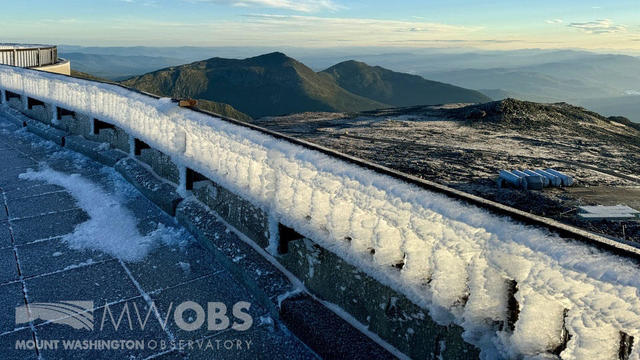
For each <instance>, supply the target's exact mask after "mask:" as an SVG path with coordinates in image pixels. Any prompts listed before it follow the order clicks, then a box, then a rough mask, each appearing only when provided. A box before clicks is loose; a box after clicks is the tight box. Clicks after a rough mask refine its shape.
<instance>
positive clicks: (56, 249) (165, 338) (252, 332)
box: [0, 112, 314, 359]
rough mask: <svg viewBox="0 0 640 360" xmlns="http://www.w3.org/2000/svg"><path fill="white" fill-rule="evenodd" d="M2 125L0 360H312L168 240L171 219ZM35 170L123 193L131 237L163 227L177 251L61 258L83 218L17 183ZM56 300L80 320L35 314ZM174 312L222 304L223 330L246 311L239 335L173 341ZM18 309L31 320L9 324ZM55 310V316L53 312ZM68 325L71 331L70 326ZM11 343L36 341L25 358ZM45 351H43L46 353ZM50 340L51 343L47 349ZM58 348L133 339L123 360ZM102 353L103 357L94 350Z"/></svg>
mask: <svg viewBox="0 0 640 360" xmlns="http://www.w3.org/2000/svg"><path fill="white" fill-rule="evenodd" d="M6 116H10V115H4V114H2V113H1V112H0V358H2V359H35V358H41V359H76V358H77V359H86V358H92V359H131V358H135V359H143V358H162V359H183V358H190V359H213V358H215V359H221V358H222V359H225V358H231V359H235V358H245V359H249V358H250V359H253V358H287V359H290V358H313V357H314V354H313V353H312V352H311V351H310V350H308V349H307V348H306V346H305V345H303V344H302V343H301V342H300V341H299V340H298V339H297V338H295V337H294V336H293V335H291V334H290V333H289V332H288V331H287V330H286V328H285V327H284V326H283V325H281V324H280V323H278V322H277V321H274V320H273V319H271V318H269V317H268V315H266V314H267V311H266V310H265V309H263V308H261V307H260V306H259V305H258V304H257V302H253V301H252V299H253V298H252V296H251V295H250V294H249V292H248V291H247V290H246V289H245V288H243V287H242V286H240V285H239V284H238V283H237V282H235V281H234V280H233V278H232V276H231V275H230V274H229V273H228V272H227V271H225V270H223V267H222V266H221V265H219V264H217V263H216V262H215V261H214V260H213V259H212V258H210V257H209V256H208V254H207V253H206V252H205V251H204V250H203V249H202V248H201V247H200V246H199V245H198V244H197V243H195V240H193V239H192V238H191V237H190V236H188V235H182V236H180V235H179V230H180V226H179V225H177V224H176V223H175V222H174V220H173V218H171V217H168V216H167V215H165V214H164V213H163V212H162V211H161V210H159V209H158V208H157V207H156V206H155V205H154V204H152V203H151V202H149V201H148V200H147V199H146V198H144V197H143V196H142V195H140V194H139V193H137V192H136V191H135V189H133V187H131V186H130V185H128V184H127V183H126V182H124V180H122V178H120V177H119V176H118V175H117V174H116V173H115V172H114V171H113V170H112V169H110V168H104V167H102V166H101V165H100V164H97V163H95V162H92V161H91V160H89V159H87V158H84V157H82V156H81V155H78V154H75V153H72V152H70V151H68V150H65V149H63V148H61V147H58V146H57V145H55V144H53V143H49V142H44V141H43V140H42V139H40V138H38V137H37V136H35V135H32V134H30V133H27V132H25V131H24V129H19V128H18V127H17V126H15V125H13V124H11V123H9V122H8V121H7V120H6V118H3V117H6ZM43 167H49V168H51V169H53V170H56V171H59V172H62V173H66V174H80V176H82V177H83V178H85V179H89V180H91V181H92V182H95V183H96V184H98V185H99V186H100V187H101V188H102V189H105V190H107V191H110V192H115V191H120V192H123V191H124V192H125V193H126V194H128V198H127V199H126V207H127V208H128V209H129V210H130V211H131V212H132V213H133V214H134V215H135V218H136V221H137V222H138V230H139V231H140V233H141V234H142V235H146V234H149V233H151V232H153V231H155V230H157V229H158V227H159V226H160V227H162V226H164V227H165V228H175V229H176V230H177V231H176V233H177V235H176V236H177V237H180V239H177V240H181V241H182V244H181V245H178V244H176V245H166V244H162V243H160V244H158V245H157V246H156V247H155V248H154V249H153V250H152V251H151V252H150V253H149V254H148V255H147V256H146V257H145V258H144V259H143V260H142V261H138V262H125V261H122V260H120V259H118V258H115V257H113V256H112V255H109V254H107V253H104V252H101V251H97V250H89V249H76V250H74V249H71V248H70V247H69V246H68V245H67V243H66V242H65V241H64V236H65V235H67V234H70V233H72V232H73V231H74V229H75V227H76V225H78V224H81V223H83V222H85V221H87V220H88V219H89V216H88V214H87V213H86V212H85V211H84V210H83V209H82V208H79V207H78V204H77V202H76V199H75V198H74V196H73V195H72V194H71V193H70V192H68V191H67V190H66V189H65V188H63V187H60V186H57V185H52V184H49V183H46V182H43V181H29V180H24V179H21V178H19V175H20V174H22V173H24V172H25V171H27V170H28V169H33V170H38V169H42V168H43ZM113 226H114V227H117V226H118V224H117V223H114V224H113ZM220 236H225V234H220ZM174 240H176V239H174ZM185 242H186V245H185V244H184V243H185ZM62 301H85V302H86V301H90V302H92V306H84V308H86V309H88V310H87V311H85V312H84V314H81V315H85V316H84V317H81V316H78V315H75V317H74V315H73V313H69V312H68V311H67V312H66V314H67V315H65V312H59V311H57V312H56V311H48V312H47V310H51V309H53V306H58V305H59V304H60V303H61V302H62ZM185 301H193V302H196V303H198V304H199V305H201V306H202V307H203V308H204V311H205V312H207V303H208V302H222V303H224V304H225V305H226V306H227V307H228V311H227V315H229V317H230V318H231V321H232V322H233V320H234V317H233V316H232V314H231V312H232V306H233V305H234V304H235V303H237V302H239V301H246V302H249V303H251V304H252V305H251V307H250V308H249V311H248V313H249V314H250V315H251V317H252V319H253V325H252V326H251V327H250V329H249V330H247V331H244V332H240V331H236V330H233V329H231V328H228V329H226V330H218V331H209V330H208V329H207V324H208V323H207V321H206V320H205V321H204V324H203V325H202V326H201V327H199V328H197V329H196V330H193V331H185V330H183V329H182V328H180V326H178V325H177V323H176V321H174V317H173V315H174V310H175V308H176V307H177V306H178V305H179V304H181V303H183V302H185ZM41 303H54V305H46V304H41ZM25 304H27V305H28V308H29V310H30V312H31V316H32V317H35V320H33V321H28V319H26V322H22V323H19V324H17V322H19V321H18V320H20V319H17V317H19V314H20V311H24V309H25ZM151 304H154V305H155V306H156V308H157V311H151V313H150V314H151V315H150V316H149V319H148V321H147V323H146V326H145V328H144V330H141V329H140V327H141V326H140V321H144V319H145V317H146V315H147V313H148V312H149V310H150V305H151ZM125 307H127V308H128V310H129V314H130V318H131V324H132V325H133V326H130V323H129V320H128V315H127V313H126V312H124V313H123V309H125ZM20 309H22V310H20ZM43 309H44V310H43ZM57 309H60V308H56V309H54V310H57ZM109 312H110V313H111V314H113V318H114V320H115V321H116V322H117V321H118V319H119V317H120V315H121V314H124V316H123V317H122V320H121V323H120V326H119V327H118V329H117V330H116V329H115V328H114V325H113V324H114V322H113V321H112V320H111V319H110V317H109ZM34 314H39V316H34ZM86 315H92V316H93V319H92V320H93V321H89V323H92V324H93V330H87V329H76V328H74V327H72V326H71V325H69V323H74V320H75V319H77V318H83V319H85V320H86V319H87V318H90V317H87V316H86ZM167 315H169V316H168V321H167V324H168V325H167V326H166V327H165V328H163V327H162V326H161V325H160V321H158V320H159V319H160V320H161V321H164V320H165V319H166V318H167ZM209 315H211V314H210V312H209ZM138 316H140V318H138ZM194 318H197V314H196V312H195V311H193V310H187V311H185V312H184V314H183V319H185V321H186V322H187V323H189V322H190V321H193V320H194ZM23 320H24V319H23ZM75 324H76V326H78V325H77V322H75ZM103 324H104V326H102V325H103ZM23 340H24V341H25V342H24V345H25V346H27V347H28V346H29V345H32V344H33V343H30V342H29V341H28V340H36V344H37V347H36V348H35V349H26V350H23V349H16V344H18V345H20V344H22V343H23V342H22V341H23ZM47 340H52V341H50V342H48V343H47V342H46V341H47ZM56 340H57V341H58V342H57V344H54V343H55V341H56ZM68 340H80V341H81V343H79V344H80V346H83V347H87V346H96V344H99V342H97V341H95V340H116V341H111V342H110V343H109V344H110V345H111V346H119V345H120V343H119V340H136V341H138V342H140V341H141V342H142V343H143V345H144V348H143V349H135V348H134V349H128V348H127V346H126V344H125V349H117V350H114V349H111V350H104V349H102V350H95V349H94V350H65V349H64V344H65V342H64V341H68ZM195 340H197V341H195ZM82 341H84V343H82ZM190 341H191V342H190ZM193 341H195V342H193ZM163 343H164V344H165V348H164V349H163V348H162V344H163ZM248 343H249V344H250V345H247V344H248ZM66 344H67V345H68V344H69V342H66ZM72 344H73V345H77V344H78V343H72ZM102 344H103V347H104V345H105V343H104V342H103V343H102ZM56 346H57V349H56ZM138 346H139V345H138Z"/></svg>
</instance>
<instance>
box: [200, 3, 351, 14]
mask: <svg viewBox="0 0 640 360" xmlns="http://www.w3.org/2000/svg"><path fill="white" fill-rule="evenodd" d="M196 1H197V2H210V3H218V4H229V5H232V6H239V7H263V8H276V9H285V10H292V11H299V12H307V13H310V12H316V11H321V10H330V11H337V10H340V9H343V8H344V7H343V6H341V5H338V4H336V3H335V2H334V1H333V0H196Z"/></svg>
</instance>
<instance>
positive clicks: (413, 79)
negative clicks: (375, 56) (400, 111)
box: [321, 60, 491, 106]
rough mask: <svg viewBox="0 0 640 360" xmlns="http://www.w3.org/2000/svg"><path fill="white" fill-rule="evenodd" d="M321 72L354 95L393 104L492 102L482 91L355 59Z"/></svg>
mask: <svg viewBox="0 0 640 360" xmlns="http://www.w3.org/2000/svg"><path fill="white" fill-rule="evenodd" d="M321 73H322V74H327V75H329V76H331V77H332V78H333V80H335V82H336V83H337V84H338V85H340V86H341V87H343V88H344V89H346V90H349V91H350V92H352V93H354V94H358V95H360V96H365V97H368V98H370V99H373V100H376V101H379V102H383V103H385V104H391V105H393V106H413V105H433V104H447V103H483V102H487V101H491V98H489V97H487V96H486V95H484V94H482V93H480V92H478V91H474V90H468V89H464V88H461V87H458V86H453V85H450V84H445V83H441V82H437V81H430V80H426V79H424V78H423V77H421V76H418V75H411V74H404V73H399V72H395V71H391V70H388V69H385V68H383V67H380V66H369V65H367V64H365V63H363V62H358V61H353V60H350V61H345V62H341V63H340V64H337V65H334V66H332V67H330V68H328V69H326V70H324V71H322V72H321Z"/></svg>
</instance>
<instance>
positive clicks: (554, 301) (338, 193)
mask: <svg viewBox="0 0 640 360" xmlns="http://www.w3.org/2000/svg"><path fill="white" fill-rule="evenodd" d="M0 88H3V89H6V90H9V91H12V92H16V93H19V94H28V96H31V97H33V98H36V99H38V100H41V101H44V102H48V103H51V104H53V105H56V106H60V107H63V108H66V109H69V110H73V111H77V112H81V113H85V114H87V115H89V116H91V117H94V118H98V119H100V120H102V121H106V122H110V123H113V124H114V125H117V126H119V127H121V128H123V129H124V130H126V131H127V132H128V133H129V134H131V135H132V136H135V137H137V138H139V139H141V140H143V141H144V142H146V143H147V144H149V145H150V146H152V147H154V148H156V149H158V150H159V151H162V152H163V153H166V154H168V155H170V156H171V158H172V159H173V161H175V162H176V163H177V164H178V165H179V166H186V167H189V168H191V169H193V170H195V171H197V172H199V173H201V174H203V175H205V176H207V177H209V178H210V179H211V180H212V181H215V182H216V183H218V184H220V185H221V186H224V187H226V188H228V189H229V190H231V191H233V192H235V193H237V194H239V195H241V196H243V197H245V198H246V199H248V200H250V201H251V202H253V203H254V204H256V205H258V206H260V207H261V208H263V209H264V210H266V211H267V212H268V213H269V214H271V216H273V217H274V218H275V219H276V220H277V221H279V222H281V223H283V224H284V225H286V226H288V227H292V228H294V229H295V230H296V231H298V232H299V233H301V234H303V235H304V236H307V237H309V238H311V239H313V240H314V241H316V242H318V243H319V244H320V245H322V246H323V247H325V248H326V249H328V250H330V251H333V252H334V253H336V254H338V255H340V256H341V257H342V258H344V259H345V260H346V261H348V262H351V263H352V264H354V265H356V266H358V267H360V268H361V269H362V270H364V271H366V272H367V273H368V274H370V275H371V276H373V277H374V278H376V279H378V280H379V281H381V282H382V283H384V284H387V285H389V286H391V287H392V288H394V289H396V290H397V291H400V292H402V293H404V294H406V295H407V296H408V297H409V298H410V299H412V301H414V302H415V303H416V304H418V305H421V306H423V307H425V308H427V309H429V310H430V315H431V316H432V317H433V318H434V319H436V320H437V321H440V322H442V323H443V324H444V323H447V322H451V321H452V322H455V323H457V324H459V325H461V326H463V327H464V329H465V333H464V336H465V339H466V340H467V341H469V342H471V343H474V344H476V345H477V346H479V347H480V348H481V349H482V351H483V352H482V354H483V355H482V356H483V357H485V358H492V357H495V356H500V357H510V356H513V354H522V355H527V356H531V357H534V356H536V354H538V355H540V356H543V357H546V356H547V355H545V354H548V351H549V349H550V348H552V347H553V346H554V345H555V344H557V343H558V342H559V341H561V339H560V336H561V332H559V331H558V329H559V324H560V323H561V322H562V321H563V315H564V313H565V309H566V314H567V315H566V318H565V321H564V323H565V327H566V329H567V330H568V331H569V333H570V334H571V338H570V340H569V342H568V344H567V346H566V349H565V350H564V351H563V352H562V357H563V358H564V359H580V358H593V357H592V356H588V354H592V353H593V352H594V351H598V350H599V351H604V352H605V353H606V354H605V353H601V354H604V355H602V356H600V357H599V358H606V357H607V356H609V355H610V354H614V353H615V351H617V350H615V349H617V346H618V343H619V331H624V332H626V333H627V334H629V335H631V336H635V337H636V339H639V337H640V297H639V296H638V295H639V292H638V289H640V278H639V277H638V276H637V271H638V268H637V265H636V264H634V263H632V262H631V261H628V260H625V259H622V258H620V257H617V256H614V255H611V254H607V253H604V252H600V251H599V250H596V249H594V248H592V247H590V246H587V245H584V244H581V243H577V242H573V241H570V240H566V239H561V238H560V237H558V236H557V235H555V234H551V233H549V232H547V231H545V230H542V229H539V228H534V227H527V226H524V225H522V224H519V223H515V222H513V221H511V220H510V219H507V218H504V217H500V216H496V215H493V214H490V213H488V212H486V211H484V210H482V209H479V208H476V207H473V206H469V205H467V204H463V203H461V202H458V201H455V200H452V199H450V198H447V197H445V196H443V195H440V194H436V193H433V192H429V191H426V190H424V189H420V188H418V187H415V186H412V185H409V184H406V183H404V182H402V181H400V180H396V179H392V178H390V177H387V176H384V175H380V174H377V173H375V172H373V171H370V170H366V169H362V168H360V167H358V166H355V165H351V164H348V163H345V162H343V161H340V160H337V159H335V158H331V157H329V156H327V155H325V154H322V153H320V152H317V151H314V150H311V149H307V148H304V147H301V146H298V145H294V144H291V143H287V142H285V141H281V140H278V139H276V138H274V137H271V136H268V135H266V134H263V133H260V132H257V131H254V130H251V129H248V128H245V127H242V126H238V125H235V124H232V123H229V122H226V121H223V120H221V119H217V118H214V117H210V116H207V115H205V114H200V113H197V112H193V111H190V110H187V109H182V108H179V107H177V106H176V105H175V104H173V103H172V102H171V101H170V100H169V99H154V98H151V97H148V96H145V95H142V94H139V93H135V92H132V91H129V90H126V89H124V88H120V87H117V86H114V85H106V84H100V83H96V82H90V81H85V80H80V79H72V78H68V77H62V76H59V75H54V74H45V73H40V72H34V71H29V70H26V69H17V68H10V67H5V66H0ZM29 176H42V177H47V178H51V179H52V180H54V181H59V182H61V183H67V185H68V186H71V184H69V181H70V179H67V178H64V177H61V176H59V175H56V174H52V173H43V174H40V175H36V174H32V175H29ZM75 180H76V179H74V181H75ZM81 184H82V182H81ZM84 186H87V184H82V185H81V187H84ZM85 190H86V189H85ZM85 190H83V189H80V190H79V191H82V192H84V191H85ZM103 195H105V194H103ZM91 196H94V195H91ZM103 200H105V201H110V200H109V199H108V197H107V198H105V199H103ZM87 206H88V208H89V209H91V204H87ZM115 206H117V205H115ZM101 208H102V206H101ZM96 210H97V209H96ZM103 215H105V214H100V213H97V214H96V216H98V217H100V216H103ZM112 215H113V216H117V217H122V216H123V215H122V214H115V213H114V214H112ZM103 218H104V219H105V220H106V221H108V223H109V224H112V223H113V221H114V220H113V219H112V218H106V217H103ZM122 221H125V223H126V221H128V220H127V219H126V218H123V219H122ZM102 225H104V224H97V225H95V226H102ZM91 226H94V225H87V227H86V228H85V230H84V231H90V230H91V229H90V227H91ZM110 229H111V230H113V228H111V227H110ZM118 231H127V234H126V235H127V236H136V235H135V233H134V232H133V230H132V228H131V227H129V226H126V227H123V229H119V230H118ZM129 232H131V233H129ZM123 235H125V234H123ZM122 238H125V237H124V236H123V237H122ZM138 240H139V241H138V242H137V244H138V245H137V247H136V248H135V249H132V251H130V252H128V253H129V254H138V256H139V255H140V254H142V253H144V252H145V251H146V249H147V246H148V245H147V241H148V240H147V239H144V238H140V237H139V238H138ZM104 241H105V245H101V246H105V247H106V248H107V249H109V250H111V251H117V248H118V246H117V240H116V239H114V238H105V239H104ZM122 255H123V256H125V255H126V254H122ZM129 256H133V257H137V256H136V255H129ZM398 263H404V266H403V267H402V270H401V271H398V270H397V268H395V267H394V266H393V265H395V264H398ZM508 280H515V281H516V282H517V288H518V292H517V294H516V298H517V300H518V302H519V304H520V305H519V306H520V309H519V310H520V313H521V316H520V318H519V320H518V321H517V322H516V325H515V330H514V332H513V334H512V335H511V334H510V331H509V329H504V328H502V329H501V328H497V329H496V327H495V326H494V323H495V322H500V321H504V319H505V317H506V316H507V315H506V312H507V302H508V299H507V295H506V294H505V291H506V285H505V282H506V281H508ZM537 314H542V315H537ZM617 334H618V335H617ZM636 348H640V347H638V346H636ZM609 350H611V351H609ZM633 352H634V354H633V356H635V358H638V354H639V352H638V350H635V349H634V350H633ZM611 356H613V355H611Z"/></svg>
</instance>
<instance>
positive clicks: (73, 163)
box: [47, 154, 103, 176]
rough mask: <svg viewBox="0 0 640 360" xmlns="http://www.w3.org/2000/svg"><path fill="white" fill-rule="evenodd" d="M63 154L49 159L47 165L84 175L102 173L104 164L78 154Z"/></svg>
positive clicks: (66, 172) (64, 171) (68, 172)
mask: <svg viewBox="0 0 640 360" xmlns="http://www.w3.org/2000/svg"><path fill="white" fill-rule="evenodd" d="M65 155H66V154H61V155H60V156H59V157H58V158H56V159H52V160H48V161H47V166H48V167H50V168H51V169H53V170H56V171H59V172H63V173H65V174H80V175H82V176H92V175H100V170H101V169H102V167H103V166H102V165H101V164H98V163H95V162H92V161H90V160H89V159H88V158H86V157H84V156H81V155H78V154H76V155H75V157H74V158H69V157H67V156H65Z"/></svg>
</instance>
